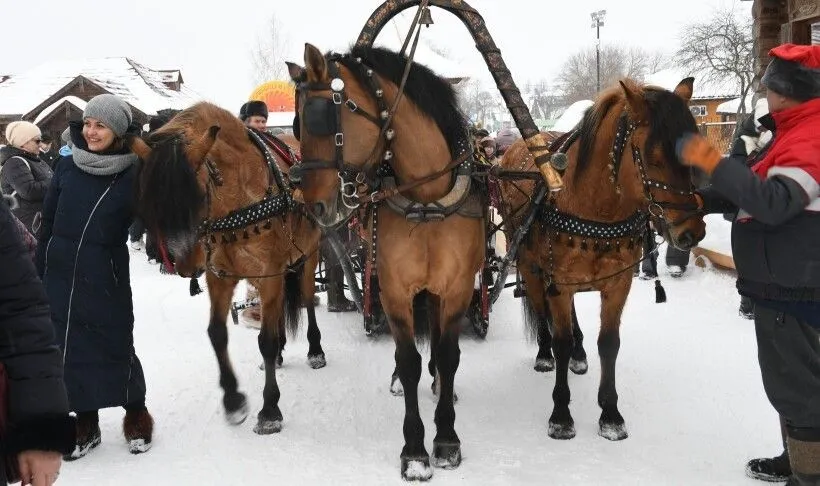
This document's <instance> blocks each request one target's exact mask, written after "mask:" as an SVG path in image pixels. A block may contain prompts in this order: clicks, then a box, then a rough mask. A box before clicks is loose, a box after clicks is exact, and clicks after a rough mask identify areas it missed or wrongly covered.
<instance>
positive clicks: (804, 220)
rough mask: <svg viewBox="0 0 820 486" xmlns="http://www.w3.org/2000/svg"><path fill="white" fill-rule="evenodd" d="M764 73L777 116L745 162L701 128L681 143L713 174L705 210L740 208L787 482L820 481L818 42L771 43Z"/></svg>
mask: <svg viewBox="0 0 820 486" xmlns="http://www.w3.org/2000/svg"><path fill="white" fill-rule="evenodd" d="M770 55H771V56H772V61H771V62H770V64H769V66H768V68H767V69H766V73H765V74H764V76H763V78H762V80H761V83H762V84H763V86H765V87H766V88H767V94H766V98H767V100H768V102H769V111H770V113H771V115H772V118H773V119H774V124H775V127H774V128H775V132H774V133H775V135H774V140H773V142H772V143H771V145H770V146H769V148H768V150H766V152H765V153H764V154H762V155H761V157H760V158H759V160H758V162H757V163H755V164H754V165H753V166H752V167H751V168H749V167H747V166H746V165H745V164H743V163H742V162H738V161H736V160H732V159H729V158H723V157H722V155H721V154H720V151H718V150H716V149H715V148H714V147H712V146H711V145H710V144H709V142H708V141H706V139H704V138H703V137H701V136H699V135H694V136H689V137H687V138H685V139H682V140H680V141H679V143H678V154H679V156H680V159H681V161H682V162H683V163H684V164H687V165H691V166H695V167H699V168H700V169H702V170H703V171H704V172H706V173H708V174H710V175H711V188H710V189H707V190H704V191H702V192H701V202H702V206H703V209H704V210H705V211H706V212H728V211H727V209H729V207H734V208H735V209H736V211H737V213H736V214H737V215H736V217H735V219H734V223H733V224H732V253H733V256H734V260H735V265H736V267H737V272H738V280H737V288H738V291H739V292H740V294H741V295H745V296H748V297H750V298H751V299H752V300H753V301H754V304H755V332H756V335H757V345H758V361H759V363H760V371H761V374H762V376H763V387H764V389H765V390H766V395H767V396H768V398H769V401H770V402H771V403H772V405H773V406H774V408H775V409H776V410H777V411H778V413H779V414H780V416H781V418H782V419H783V421H784V423H785V430H786V436H787V445H788V453H789V462H790V464H791V472H792V476H791V477H790V478H789V482H788V484H789V485H794V486H798V485H799V486H820V335H818V330H820V136H819V135H818V134H820V46H800V45H794V44H784V45H781V46H778V47H776V48H774V49H772V50H771V51H770Z"/></svg>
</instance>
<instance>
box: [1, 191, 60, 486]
mask: <svg viewBox="0 0 820 486" xmlns="http://www.w3.org/2000/svg"><path fill="white" fill-rule="evenodd" d="M0 268H2V271H0V363H2V364H3V367H4V368H5V373H6V377H7V380H8V381H7V384H8V386H7V389H6V396H2V397H0V399H2V400H5V402H6V403H7V405H8V417H7V423H6V425H7V426H8V433H7V434H6V435H5V436H4V437H3V441H2V449H1V450H2V455H4V456H8V455H16V456H17V458H18V460H17V464H18V469H19V473H20V476H21V477H22V479H23V483H24V484H29V483H31V484H33V485H36V486H40V485H51V484H54V481H56V479H57V476H58V475H59V472H60V462H61V455H62V454H63V453H65V452H69V451H71V449H72V448H73V447H74V421H73V419H72V418H71V417H70V416H69V415H68V400H67V398H66V390H65V385H64V384H63V369H62V364H61V362H60V350H59V349H58V348H57V346H55V345H54V329H53V327H52V326H51V319H50V317H49V307H48V300H47V299H46V294H45V291H44V290H43V284H42V283H41V282H40V280H39V279H38V278H37V273H36V271H35V269H34V264H33V263H32V261H31V257H30V256H29V252H28V250H27V249H26V248H25V247H24V246H23V243H22V241H21V239H20V234H19V231H18V229H17V226H16V224H15V220H14V216H13V215H12V214H11V211H10V210H9V204H8V203H7V201H6V199H5V198H3V200H0ZM2 459H7V458H0V484H6V482H7V480H9V479H11V478H10V477H8V476H9V471H6V470H5V467H4V466H5V464H7V461H6V460H2Z"/></svg>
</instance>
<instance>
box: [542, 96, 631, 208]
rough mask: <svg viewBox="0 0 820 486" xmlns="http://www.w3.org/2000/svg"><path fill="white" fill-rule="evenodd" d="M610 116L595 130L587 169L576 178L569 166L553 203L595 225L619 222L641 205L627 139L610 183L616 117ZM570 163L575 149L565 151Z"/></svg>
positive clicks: (574, 154)
mask: <svg viewBox="0 0 820 486" xmlns="http://www.w3.org/2000/svg"><path fill="white" fill-rule="evenodd" d="M615 113H616V114H615V115H614V116H613V115H612V114H610V115H609V116H607V118H606V119H605V120H604V121H603V122H602V123H601V126H600V127H598V129H597V130H596V137H595V143H594V149H593V153H592V155H591V157H590V160H589V162H588V166H587V167H586V169H585V170H584V172H583V173H581V174H580V175H579V176H578V177H577V178H576V177H575V168H576V167H577V164H575V163H570V165H569V169H568V170H567V172H566V173H565V176H564V179H565V181H566V187H565V188H564V190H563V191H561V192H560V193H559V195H558V198H557V201H558V203H559V206H561V207H562V209H563V210H566V211H569V212H571V213H573V214H576V215H578V216H580V217H582V218H588V219H593V220H597V221H603V220H611V221H619V220H622V219H626V218H628V217H629V216H631V215H632V214H633V213H634V212H635V211H637V210H639V209H641V207H642V205H643V203H644V202H645V201H644V197H643V187H642V186H641V183H640V177H639V174H638V171H637V167H636V166H635V162H634V160H633V159H632V150H631V144H632V139H631V137H630V138H629V139H627V141H626V144H625V146H624V149H623V154H622V155H621V159H620V164H619V165H620V168H619V170H618V179H617V181H616V182H617V183H618V186H619V187H620V193H619V192H618V191H617V190H616V183H615V182H612V180H611V177H612V170H611V169H610V168H609V166H610V164H611V163H612V157H611V155H610V154H611V152H612V150H613V147H614V145H615V133H616V131H617V126H618V118H619V114H618V112H617V111H616V112H615ZM568 155H569V157H570V158H571V159H574V160H577V156H578V145H577V144H575V145H573V147H572V148H571V149H570V150H569V152H568Z"/></svg>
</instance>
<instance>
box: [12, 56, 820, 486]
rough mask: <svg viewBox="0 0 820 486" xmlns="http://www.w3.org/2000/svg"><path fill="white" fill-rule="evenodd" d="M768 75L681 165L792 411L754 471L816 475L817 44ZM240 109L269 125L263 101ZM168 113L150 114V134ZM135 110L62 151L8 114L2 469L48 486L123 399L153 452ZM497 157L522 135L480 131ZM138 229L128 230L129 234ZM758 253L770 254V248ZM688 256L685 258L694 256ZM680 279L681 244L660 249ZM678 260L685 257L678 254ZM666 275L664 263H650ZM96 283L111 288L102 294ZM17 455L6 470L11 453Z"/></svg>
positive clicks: (802, 482)
mask: <svg viewBox="0 0 820 486" xmlns="http://www.w3.org/2000/svg"><path fill="white" fill-rule="evenodd" d="M771 55H772V61H771V63H770V65H769V66H768V68H767V70H766V73H765V76H764V77H763V78H762V81H761V82H762V84H763V86H765V88H767V95H766V103H763V102H760V103H758V104H757V106H756V109H755V113H754V115H753V116H752V117H750V118H749V120H747V121H746V122H745V123H744V124H743V125H742V126H741V127H740V128H739V130H738V132H737V134H736V137H735V143H734V144H733V147H732V150H731V153H730V155H729V156H728V157H724V155H723V151H721V150H718V149H716V148H715V147H712V146H711V145H710V144H709V142H708V141H707V140H706V139H704V138H703V137H701V136H698V135H692V136H689V137H687V138H685V139H682V140H680V141H679V142H678V155H679V158H680V160H681V162H682V163H684V164H686V165H689V166H692V167H695V168H697V169H699V170H700V171H701V172H702V173H703V174H705V175H706V176H708V182H705V183H704V184H702V185H701V187H700V188H699V189H698V192H697V195H698V200H699V203H700V206H701V208H702V210H703V211H704V212H706V213H724V214H726V215H728V216H727V219H729V220H731V221H732V225H733V232H732V246H733V254H734V259H735V264H736V267H737V272H738V279H737V288H738V291H739V293H740V295H741V296H742V297H743V299H744V300H743V302H742V304H741V312H743V313H745V314H746V315H747V316H749V317H751V318H753V319H754V324H755V331H756V337H757V343H758V357H759V366H760V370H761V375H762V378H763V385H764V388H765V391H766V394H767V396H768V398H769V400H770V402H771V404H772V405H773V406H774V408H775V409H776V410H777V412H778V413H779V415H780V418H781V425H782V427H781V430H782V433H783V444H784V450H783V452H782V453H781V454H780V455H778V456H776V457H773V458H764V459H755V460H752V461H750V462H749V463H748V464H747V473H748V474H749V475H751V476H752V477H755V478H758V479H764V480H767V481H788V484H789V485H791V486H819V485H820V338H818V330H820V264H818V262H820V225H818V221H819V220H818V218H820V138H818V137H817V135H816V133H817V132H816V130H820V47H818V46H795V45H789V44H787V45H783V46H780V47H777V48H775V49H773V50H772V51H771ZM240 118H242V120H243V121H244V122H245V123H246V124H247V125H248V126H249V127H253V128H256V129H259V130H264V129H265V124H266V121H267V109H266V107H265V106H264V103H261V102H253V101H252V102H249V103H246V104H245V105H243V106H242V108H241V110H240ZM165 121H167V119H162V118H157V120H156V121H155V125H154V126H153V127H151V130H153V129H156V128H157V127H158V126H160V125H161V124H162V123H164V122H165ZM133 122H134V120H133V116H132V112H131V109H130V107H129V105H128V104H127V103H126V102H125V101H124V100H122V99H121V98H118V97H117V96H114V95H110V94H103V95H99V96H96V97H94V98H93V99H91V100H90V101H89V102H88V104H87V106H86V107H85V110H84V112H83V116H82V119H81V120H77V121H72V122H71V123H70V125H69V127H68V128H67V129H66V131H65V132H64V133H63V134H62V136H61V142H62V143H63V145H62V147H61V148H60V149H59V151H58V152H57V153H53V151H52V149H53V147H52V141H51V140H49V139H48V138H47V137H44V136H43V135H42V134H41V132H40V129H39V128H38V127H37V126H36V125H34V124H33V123H29V122H26V121H17V122H13V123H11V124H9V125H8V127H7V128H6V131H5V137H6V140H7V142H8V145H6V146H5V147H3V148H2V150H0V189H2V193H3V195H4V196H3V202H2V203H0V268H2V269H3V271H2V272H0V326H2V332H0V385H2V386H0V394H5V396H0V399H2V400H4V402H5V403H6V404H7V410H6V413H7V417H4V416H2V413H0V430H4V432H3V436H2V454H3V455H5V456H6V458H7V459H9V458H11V460H6V461H0V464H6V465H7V466H6V467H5V468H4V467H2V466H0V473H2V474H4V475H5V478H0V480H2V479H8V480H14V479H19V478H22V479H23V482H24V484H29V483H31V484H34V485H37V486H40V485H43V486H48V485H51V484H53V483H54V482H55V481H56V480H57V478H58V476H59V470H60V465H61V460H63V459H64V460H76V459H79V458H81V457H83V456H85V455H87V454H88V453H89V452H90V451H91V450H93V449H94V447H96V446H97V445H99V444H100V442H101V440H102V432H101V430H100V426H99V410H100V409H103V408H110V407H122V408H123V409H124V410H125V414H124V418H123V427H122V429H123V430H122V433H123V435H124V437H125V439H126V441H127V443H128V446H129V450H130V452H132V453H134V454H139V453H143V452H146V451H148V450H149V449H150V447H151V444H152V438H153V424H154V422H153V417H152V416H151V414H150V413H149V411H148V408H147V405H146V382H145V377H144V374H143V371H142V366H141V364H140V360H139V358H138V357H137V354H136V350H135V349H134V339H133V330H134V313H133V302H132V295H131V283H130V270H129V249H128V241H129V240H130V241H131V242H132V243H133V242H135V241H141V238H142V234H143V231H142V229H140V228H139V222H138V221H137V223H136V227H135V225H134V223H135V217H134V214H133V207H134V204H133V200H134V196H135V195H134V193H133V188H134V178H135V177H136V173H137V170H138V164H139V160H138V158H137V156H136V155H135V154H134V153H133V152H132V151H131V150H130V149H129V147H128V145H127V144H126V143H125V139H126V137H127V136H129V135H138V134H139V133H140V131H141V129H140V127H138V126H135V124H134V123H133ZM473 137H474V141H475V143H476V146H477V147H478V148H479V150H480V152H481V154H482V155H483V158H484V159H486V161H487V162H488V163H494V162H495V159H497V158H498V157H499V156H501V155H503V153H504V151H505V150H506V149H507V148H508V147H509V145H511V144H512V142H513V141H514V140H515V139H516V138H518V134H517V133H515V131H514V130H511V129H507V130H501V131H499V133H497V134H496V136H495V137H491V136H490V134H489V133H488V132H487V131H486V130H481V129H475V130H474V132H473ZM129 229H130V230H131V231H130V233H131V234H130V236H129ZM761 249H765V257H763V256H761V251H762V250H761ZM684 257H685V258H686V261H684V260H683V258H684ZM666 258H667V263H668V264H669V265H670V268H671V267H674V266H677V267H679V269H680V273H681V274H682V273H683V272H684V271H685V268H686V265H687V263H688V253H686V254H685V255H684V254H675V253H667V255H666ZM676 258H678V260H675V259H676ZM327 260H328V261H329V262H330V264H329V280H330V281H329V285H330V286H331V289H332V290H329V293H328V298H329V302H328V306H329V308H331V307H332V309H330V310H336V311H349V310H354V309H355V306H353V303H352V302H350V301H348V300H347V299H346V298H344V293H343V291H342V287H341V286H342V285H343V284H342V282H341V280H340V277H339V278H337V277H331V276H330V273H331V272H336V273H335V275H339V274H340V273H341V272H338V270H337V267H338V262H335V261H334V259H333V258H332V255H327ZM652 272H654V275H655V276H656V275H657V268H656V267H652V266H651V261H650V266H649V267H645V268H644V273H645V274H649V275H650V276H653V275H652ZM100 295H106V296H107V297H106V298H105V299H100V298H99V296H100ZM9 464H10V465H11V467H9V466H8V465H9Z"/></svg>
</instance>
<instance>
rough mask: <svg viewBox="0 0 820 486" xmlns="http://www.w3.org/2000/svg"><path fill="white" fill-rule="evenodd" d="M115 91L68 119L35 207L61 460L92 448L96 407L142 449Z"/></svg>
mask: <svg viewBox="0 0 820 486" xmlns="http://www.w3.org/2000/svg"><path fill="white" fill-rule="evenodd" d="M132 121H133V119H132V115H131V108H130V107H129V106H128V104H127V103H126V102H125V101H123V100H122V99H121V98H119V97H117V96H114V95H110V94H103V95H99V96H95V97H94V98H92V99H91V100H90V101H89V102H88V104H87V105H86V107H85V110H84V112H83V119H82V122H79V121H72V122H71V123H70V124H69V126H70V128H71V140H72V142H73V143H74V148H73V151H72V155H70V156H68V157H66V158H65V159H63V160H61V161H60V163H59V164H58V165H57V170H56V172H55V173H54V177H53V178H52V180H51V187H50V188H49V190H48V194H47V195H46V199H45V205H44V209H43V231H42V233H41V234H40V236H39V243H38V245H37V258H36V262H37V268H38V271H39V273H40V277H41V278H42V279H43V283H44V284H45V287H46V292H47V293H48V297H49V300H50V302H51V320H52V322H53V323H54V328H55V331H56V332H55V334H56V338H57V339H56V342H57V344H58V345H59V346H60V349H61V351H62V353H61V354H62V360H63V363H64V367H65V383H66V388H67V390H68V400H69V405H70V407H71V410H72V411H74V412H75V413H76V414H77V442H76V445H75V447H74V450H73V451H72V452H71V453H70V454H68V455H66V456H65V459H66V460H75V459H79V458H81V457H83V456H85V455H86V454H88V453H89V452H90V451H91V450H92V449H94V448H95V447H97V446H98V445H99V444H100V442H101V440H102V434H101V431H100V424H99V410H100V409H102V408H109V407H123V408H124V409H125V418H124V419H123V425H122V428H123V434H124V436H125V440H126V442H127V443H128V448H129V450H130V452H131V453H133V454H138V453H141V452H145V451H147V450H148V449H149V448H150V447H151V441H152V434H153V427H154V422H153V418H152V417H151V414H150V413H148V409H147V408H146V405H145V395H146V386H145V376H144V374H143V371H142V364H141V363H140V360H139V358H138V357H137V354H136V351H135V349H134V309H133V302H132V298H131V278H130V270H129V254H128V246H127V244H126V242H127V241H128V227H129V226H130V224H131V222H132V220H133V212H132V211H133V201H134V194H133V192H134V185H135V184H134V180H135V178H136V165H135V164H136V163H137V156H136V155H135V154H134V153H133V152H131V151H130V150H129V148H128V146H127V144H126V143H125V137H126V136H135V135H136V134H138V133H139V127H137V126H134V125H132Z"/></svg>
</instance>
